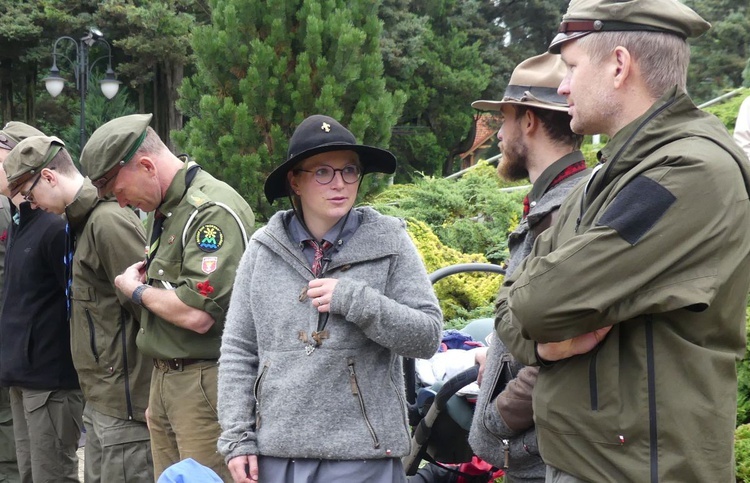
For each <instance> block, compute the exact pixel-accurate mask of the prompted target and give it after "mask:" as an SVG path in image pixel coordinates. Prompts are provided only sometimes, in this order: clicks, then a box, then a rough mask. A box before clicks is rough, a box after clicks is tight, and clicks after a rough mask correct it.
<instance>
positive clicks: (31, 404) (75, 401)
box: [10, 387, 83, 483]
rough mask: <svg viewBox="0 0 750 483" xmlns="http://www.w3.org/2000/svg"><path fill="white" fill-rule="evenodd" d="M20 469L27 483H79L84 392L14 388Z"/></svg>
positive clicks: (14, 424) (11, 395)
mask: <svg viewBox="0 0 750 483" xmlns="http://www.w3.org/2000/svg"><path fill="white" fill-rule="evenodd" d="M10 407H11V409H12V411H13V432H14V433H15V439H16V456H17V457H18V470H19V473H20V474H21V481H22V482H23V483H63V482H75V483H78V456H77V455H76V450H77V449H78V438H79V437H80V436H81V427H82V426H83V423H82V421H81V413H82V412H83V395H82V394H81V390H80V389H75V390H58V391H43V390H39V389H25V388H22V387H11V388H10Z"/></svg>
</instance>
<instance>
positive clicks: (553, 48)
mask: <svg viewBox="0 0 750 483" xmlns="http://www.w3.org/2000/svg"><path fill="white" fill-rule="evenodd" d="M590 33H591V32H573V33H569V34H566V33H563V32H560V33H558V34H557V35H555V38H554V39H552V42H550V44H549V48H548V49H547V51H548V52H549V53H550V54H559V53H560V48H561V47H562V44H564V43H565V42H569V41H571V40H575V39H580V38H581V37H584V36H586V35H588V34H590Z"/></svg>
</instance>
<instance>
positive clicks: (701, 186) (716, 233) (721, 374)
mask: <svg viewBox="0 0 750 483" xmlns="http://www.w3.org/2000/svg"><path fill="white" fill-rule="evenodd" d="M600 161H601V162H602V163H603V165H601V168H600V169H598V170H597V171H595V173H594V175H593V176H592V178H591V179H590V180H589V182H588V183H587V185H586V186H583V185H579V186H578V187H576V189H575V190H574V191H573V192H571V195H570V197H569V198H568V199H567V200H566V202H565V203H564V204H563V205H562V207H561V208H560V219H559V220H558V222H557V224H555V225H554V226H553V227H552V228H551V229H550V230H547V231H546V232H545V233H543V234H542V235H541V236H540V237H538V238H537V241H536V244H535V245H534V249H533V250H532V253H531V254H530V255H529V257H528V258H527V259H526V261H525V262H524V264H522V266H521V267H520V268H519V270H518V271H517V272H516V273H515V274H514V275H513V277H511V279H509V280H507V281H506V283H505V287H504V288H503V289H502V291H501V302H500V304H499V312H498V318H497V319H496V328H497V330H498V333H499V334H500V337H501V338H502V339H503V340H504V341H505V343H506V345H508V346H509V347H510V348H511V350H512V351H513V353H514V355H516V356H517V357H519V358H520V359H521V360H522V361H524V362H525V363H534V362H538V361H536V359H535V357H534V345H533V344H532V343H529V342H528V341H524V338H527V339H532V340H535V341H538V342H550V341H560V340H565V339H569V338H571V337H574V336H576V335H579V334H583V333H587V332H590V331H593V330H595V329H598V328H602V327H607V326H610V325H612V326H613V328H612V330H611V332H610V333H609V334H608V335H607V337H606V338H605V339H604V340H603V341H602V342H601V343H600V344H599V345H598V346H597V347H596V348H595V349H594V350H592V351H591V352H589V353H587V354H583V355H580V356H576V357H571V358H568V359H565V360H562V361H558V362H556V363H554V364H552V365H549V366H543V367H542V368H541V370H540V373H539V378H538V381H537V385H536V388H535V391H534V414H535V421H536V426H537V434H538V438H539V446H540V449H541V453H542V457H543V458H544V460H545V462H547V463H548V464H550V465H552V466H554V467H557V468H559V469H561V470H563V471H565V472H567V473H570V474H572V475H575V476H577V477H579V478H582V479H585V480H588V481H596V482H622V481H638V482H646V481H650V482H657V481H663V482H667V481H670V482H672V481H680V482H693V481H695V482H699V481H700V482H702V481H722V482H729V481H734V460H733V445H732V441H733V431H734V425H735V413H736V404H737V401H736V388H737V380H736V373H735V360H736V359H737V358H738V357H741V356H742V355H743V354H744V349H745V300H746V295H747V292H748V285H749V284H750V237H749V236H748V233H749V232H750V202H749V201H748V184H750V174H749V172H748V161H747V158H746V157H745V156H744V154H743V153H742V152H741V150H740V149H739V148H738V147H737V145H736V144H735V143H734V142H733V141H732V139H731V137H730V136H729V135H728V133H727V132H726V129H725V128H724V126H723V125H722V124H721V123H720V122H719V121H718V120H717V119H716V118H714V117H713V116H711V115H709V114H707V113H704V112H702V111H700V110H699V109H697V108H696V107H695V105H694V104H693V103H692V101H691V100H690V98H689V97H688V96H687V95H686V94H685V93H684V92H682V91H679V90H677V89H675V90H673V91H672V92H670V93H668V94H667V95H665V96H663V97H662V98H661V99H660V100H659V101H657V102H656V103H655V104H654V105H653V106H652V108H651V109H650V110H649V111H648V112H646V113H645V114H644V115H643V116H641V117H640V118H638V119H636V120H634V121H633V122H632V123H630V124H629V125H627V126H626V127H624V128H623V129H622V130H621V131H620V132H618V133H617V134H616V135H615V136H614V137H613V138H612V139H611V141H610V142H609V143H608V144H607V146H606V147H605V148H604V149H603V150H602V151H601V153H600Z"/></svg>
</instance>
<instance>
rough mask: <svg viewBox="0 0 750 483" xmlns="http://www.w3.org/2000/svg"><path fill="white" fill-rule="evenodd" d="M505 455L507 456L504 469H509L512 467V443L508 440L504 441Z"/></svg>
mask: <svg viewBox="0 0 750 483" xmlns="http://www.w3.org/2000/svg"><path fill="white" fill-rule="evenodd" d="M503 454H504V455H505V460H504V461H503V468H505V469H508V468H509V467H510V441H508V440H507V439H504V440H503Z"/></svg>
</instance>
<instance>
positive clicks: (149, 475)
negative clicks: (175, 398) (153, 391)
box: [101, 422, 154, 481]
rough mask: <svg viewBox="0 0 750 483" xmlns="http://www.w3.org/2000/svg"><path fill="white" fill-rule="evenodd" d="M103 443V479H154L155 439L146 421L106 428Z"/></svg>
mask: <svg viewBox="0 0 750 483" xmlns="http://www.w3.org/2000/svg"><path fill="white" fill-rule="evenodd" d="M101 443H102V475H101V476H102V477H101V481H153V479H154V476H153V472H152V469H153V460H152V459H151V442H150V438H149V433H148V428H147V427H146V424H145V423H138V422H129V423H128V424H127V425H125V426H112V427H109V428H104V429H103V430H102V433H101ZM123 477H124V478H123Z"/></svg>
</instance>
